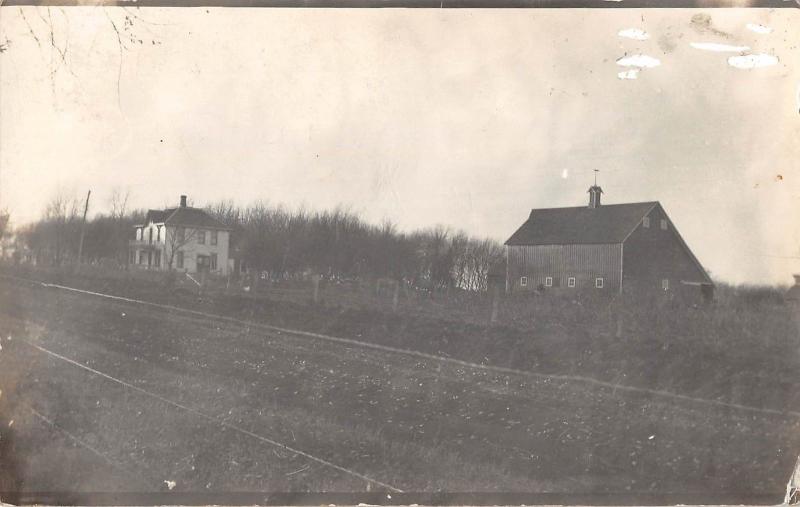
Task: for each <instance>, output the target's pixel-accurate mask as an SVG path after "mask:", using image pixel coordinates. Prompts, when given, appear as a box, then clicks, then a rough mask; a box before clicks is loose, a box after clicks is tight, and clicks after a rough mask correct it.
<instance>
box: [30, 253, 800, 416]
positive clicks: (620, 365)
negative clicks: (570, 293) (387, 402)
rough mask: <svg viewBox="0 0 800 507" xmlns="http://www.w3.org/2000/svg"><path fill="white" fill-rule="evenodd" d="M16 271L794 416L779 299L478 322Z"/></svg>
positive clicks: (436, 299)
mask: <svg viewBox="0 0 800 507" xmlns="http://www.w3.org/2000/svg"><path fill="white" fill-rule="evenodd" d="M82 270H83V271H82V272H81V273H80V274H76V273H70V272H69V271H66V270H50V271H42V270H37V271H30V270H29V271H23V272H21V273H20V274H21V275H22V276H31V277H40V278H42V279H47V280H52V281H56V282H59V281H60V282H63V283H65V284H67V285H72V286H77V287H81V288H86V289H90V290H99V291H105V292H109V293H112V294H118V295H127V296H132V297H138V298H142V299H146V300H153V301H157V302H162V303H169V304H175V305H179V306H185V307H190V308H196V309H201V310H203V311H207V312H211V313H221V314H225V315H229V316H234V317H237V318H242V319H248V320H254V321H258V322H263V323H267V324H273V325H278V326H283V327H289V328H296V329H302V330H307V331H313V332H321V333H326V334H331V335H334V336H342V337H347V338H353V339H357V340H361V341H367V342H372V343H378V344H382V345H388V346H392V347H399V348H406V349H411V350H418V351H421V352H427V353H432V354H436V355H442V356H448V357H454V358H458V359H462V360H466V361H470V362H475V363H485V364H491V365H496V366H504V367H511V368H515V369H521V370H528V371H534V372H540V373H555V374H571V375H580V376H585V377H591V378H595V379H599V380H604V381H608V382H614V383H619V384H622V385H629V386H635V387H644V388H650V389H660V390H667V391H672V392H676V393H680V394H686V395H689V396H695V397H702V398H708V399H715V400H720V401H726V402H731V403H737V404H743V405H749V406H754V407H763V408H772V409H778V410H782V409H794V410H797V409H799V408H800V378H798V376H797V374H796V372H797V371H800V352H798V351H800V332H798V331H799V330H800V326H798V324H797V322H800V321H796V320H794V319H795V318H800V314H797V313H795V315H796V316H797V317H793V312H798V311H800V310H797V309H793V308H792V307H789V306H787V305H785V304H784V302H783V298H782V293H781V291H780V290H779V289H771V288H747V287H731V286H721V287H718V290H717V297H716V299H715V301H714V302H713V303H710V304H704V305H695V304H691V303H684V302H682V301H680V300H669V299H666V298H664V297H663V296H662V295H660V294H654V295H651V296H650V297H645V298H643V297H641V296H639V297H636V298H634V297H631V296H627V295H623V296H617V297H615V298H600V297H584V298H566V297H552V296H549V295H523V296H513V297H503V299H502V301H501V302H500V304H499V312H498V318H497V321H496V322H495V323H490V322H489V316H490V315H491V313H492V301H491V298H490V297H489V296H488V295H486V294H476V293H467V292H455V291H454V292H452V293H450V294H446V293H437V294H433V295H431V294H429V293H427V292H417V291H413V290H401V291H400V298H399V304H398V308H397V310H396V311H395V310H394V308H393V306H392V298H393V291H392V290H391V289H386V288H384V289H383V290H382V291H380V292H378V291H376V290H375V284H374V283H369V284H367V283H364V284H361V285H358V284H350V285H344V284H342V285H338V284H333V283H329V284H323V285H322V286H321V288H320V300H319V301H318V302H317V303H314V302H313V300H312V288H311V284H310V282H308V283H303V282H293V283H283V284H272V283H266V282H260V283H259V284H258V285H256V286H251V290H250V291H247V292H246V291H244V290H243V286H245V285H249V284H250V281H238V282H236V281H234V282H230V281H228V280H224V279H216V280H210V281H209V284H208V286H207V287H206V288H205V289H204V291H203V293H202V295H198V294H199V292H200V291H199V289H198V287H197V286H196V285H194V283H192V282H187V281H186V280H180V279H178V280H177V281H173V280H169V278H168V277H165V276H164V274H163V273H156V272H143V271H128V272H125V271H112V270H97V269H91V268H88V267H83V268H82Z"/></svg>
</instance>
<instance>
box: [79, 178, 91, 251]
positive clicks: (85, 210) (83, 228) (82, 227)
mask: <svg viewBox="0 0 800 507" xmlns="http://www.w3.org/2000/svg"><path fill="white" fill-rule="evenodd" d="M91 195H92V191H91V190H89V193H87V194H86V205H85V206H84V207H83V223H82V224H81V240H80V242H79V243H78V264H80V263H81V257H82V256H83V236H84V234H85V233H86V213H87V212H88V211H89V197H90V196H91Z"/></svg>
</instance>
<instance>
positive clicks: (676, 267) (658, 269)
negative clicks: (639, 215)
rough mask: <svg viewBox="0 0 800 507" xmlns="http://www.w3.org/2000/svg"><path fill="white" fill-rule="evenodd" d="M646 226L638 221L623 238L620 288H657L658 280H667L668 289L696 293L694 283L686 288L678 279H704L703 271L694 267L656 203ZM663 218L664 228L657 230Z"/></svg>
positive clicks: (687, 280) (699, 280) (696, 280)
mask: <svg viewBox="0 0 800 507" xmlns="http://www.w3.org/2000/svg"><path fill="white" fill-rule="evenodd" d="M647 216H648V217H649V219H650V227H648V228H645V227H643V224H642V223H641V222H640V223H639V225H638V226H637V227H636V229H635V230H634V231H633V232H632V233H631V235H630V236H629V237H628V239H626V240H625V243H624V245H625V248H624V257H623V266H624V267H625V273H624V279H623V289H624V290H642V289H644V290H652V289H656V290H661V281H662V280H664V279H667V280H669V290H670V291H673V292H675V291H681V290H688V291H691V292H699V289H698V288H697V287H696V286H695V287H692V288H690V289H689V288H687V287H686V286H682V284H681V282H682V281H686V282H694V283H703V282H706V278H705V273H704V272H703V271H701V270H700V268H698V266H697V264H695V262H694V260H693V259H692V257H691V256H690V255H689V253H688V252H687V251H686V249H685V248H684V247H683V245H682V244H681V241H680V240H679V239H678V236H677V230H676V229H675V226H674V225H673V224H672V221H671V220H670V219H669V217H668V216H667V214H666V213H665V212H664V210H663V209H662V208H661V207H660V206H656V207H654V208H653V209H652V210H651V211H650V213H649V214H648V215H647ZM662 219H663V220H666V221H667V230H663V229H661V226H660V222H661V220H662Z"/></svg>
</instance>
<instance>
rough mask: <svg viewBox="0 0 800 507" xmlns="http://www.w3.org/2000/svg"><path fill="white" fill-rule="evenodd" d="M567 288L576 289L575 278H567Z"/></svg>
mask: <svg viewBox="0 0 800 507" xmlns="http://www.w3.org/2000/svg"><path fill="white" fill-rule="evenodd" d="M567 287H575V277H574V276H571V277H569V278H567Z"/></svg>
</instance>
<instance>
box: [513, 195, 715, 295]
mask: <svg viewBox="0 0 800 507" xmlns="http://www.w3.org/2000/svg"><path fill="white" fill-rule="evenodd" d="M602 193H603V190H602V189H601V188H600V187H599V186H597V185H593V186H592V187H591V188H589V205H588V206H580V207H570V208H546V209H534V210H532V211H531V213H530V216H529V217H528V220H527V221H526V222H525V223H524V224H522V226H521V227H520V228H519V229H518V230H517V231H516V232H515V233H514V234H513V235H512V236H511V237H510V238H509V239H508V241H506V243H505V244H506V255H507V262H506V280H505V281H506V291H507V292H520V291H531V290H537V289H538V290H557V291H560V292H568V291H593V292H608V293H613V292H616V293H619V292H623V291H626V292H627V291H640V290H645V291H653V290H658V291H666V292H684V293H698V292H699V293H702V294H703V296H705V297H706V298H710V297H711V296H712V295H713V288H714V284H713V282H712V281H711V279H710V278H709V276H708V274H707V273H706V271H705V270H704V269H703V267H702V266H701V265H700V262H699V261H698V260H697V258H696V257H695V256H694V254H693V253H692V251H691V250H690V249H689V247H688V246H687V244H686V242H685V241H684V240H683V238H681V235H680V234H679V233H678V230H677V229H676V228H675V225H674V224H673V223H672V221H671V220H670V219H669V217H668V216H667V213H666V211H664V208H663V207H662V206H661V204H659V203H658V202H640V203H629V204H612V205H601V204H600V197H601V195H602Z"/></svg>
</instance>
